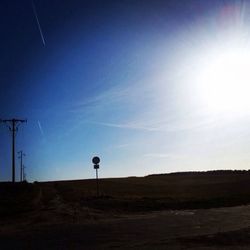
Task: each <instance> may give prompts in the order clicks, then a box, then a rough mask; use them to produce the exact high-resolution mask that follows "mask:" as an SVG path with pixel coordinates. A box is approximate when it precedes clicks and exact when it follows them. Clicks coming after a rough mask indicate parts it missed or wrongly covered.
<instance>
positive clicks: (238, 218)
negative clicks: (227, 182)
mask: <svg viewBox="0 0 250 250" xmlns="http://www.w3.org/2000/svg"><path fill="white" fill-rule="evenodd" d="M30 223H31V222H30ZM249 236H250V206H239V207H231V208H217V209H201V210H186V211H161V212H151V213H147V214H134V215H119V216H117V217H116V216H111V217H109V216H108V215H106V216H104V217H103V218H101V219H100V218H98V219H93V220H91V221H90V220H88V221H82V220H81V221H75V222H71V223H69V221H68V222H67V223H65V222H58V223H52V224H49V223H47V224H39V223H37V224H36V223H31V224H29V223H26V224H19V226H15V225H14V224H13V225H11V224H8V225H7V224H6V222H5V224H3V223H1V232H0V249H1V250H4V249H11V250H14V249H250V237H249Z"/></svg>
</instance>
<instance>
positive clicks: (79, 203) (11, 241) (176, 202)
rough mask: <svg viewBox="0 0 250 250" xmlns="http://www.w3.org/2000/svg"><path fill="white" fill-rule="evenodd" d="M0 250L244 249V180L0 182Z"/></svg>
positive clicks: (247, 225)
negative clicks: (97, 185)
mask: <svg viewBox="0 0 250 250" xmlns="http://www.w3.org/2000/svg"><path fill="white" fill-rule="evenodd" d="M0 188H1V191H0V196H1V201H0V205H1V206H0V218H1V222H0V226H1V227H0V248H1V249H110V248H114V249H249V248H250V237H249V236H250V206H249V205H248V204H250V174H249V173H248V172H231V171H229V172H209V173H180V174H171V175H155V176H148V177H144V178H135V177H131V178H117V179H103V180H101V190H102V196H100V197H95V182H94V180H83V181H62V182H47V183H36V184H16V185H15V186H13V185H11V184H9V183H1V184H0Z"/></svg>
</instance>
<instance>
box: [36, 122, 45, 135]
mask: <svg viewBox="0 0 250 250" xmlns="http://www.w3.org/2000/svg"><path fill="white" fill-rule="evenodd" d="M37 124H38V127H39V129H40V132H41V134H42V136H44V131H43V128H42V125H41V123H40V121H39V120H38V121H37Z"/></svg>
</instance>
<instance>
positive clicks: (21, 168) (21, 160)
mask: <svg viewBox="0 0 250 250" xmlns="http://www.w3.org/2000/svg"><path fill="white" fill-rule="evenodd" d="M18 154H20V156H19V157H18V158H19V159H20V182H22V181H23V180H24V179H23V157H24V156H25V154H24V153H23V151H22V150H21V151H19V152H18Z"/></svg>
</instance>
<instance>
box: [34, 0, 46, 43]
mask: <svg viewBox="0 0 250 250" xmlns="http://www.w3.org/2000/svg"><path fill="white" fill-rule="evenodd" d="M31 3H32V8H33V12H34V15H35V18H36V22H37V26H38V29H39V32H40V35H41V39H42V42H43V45H44V46H45V39H44V36H43V31H42V28H41V25H40V22H39V18H38V15H37V11H36V6H35V3H34V1H33V0H32V1H31Z"/></svg>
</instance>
